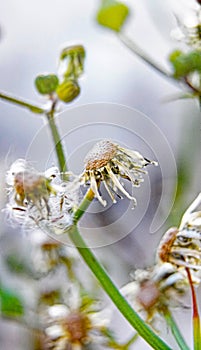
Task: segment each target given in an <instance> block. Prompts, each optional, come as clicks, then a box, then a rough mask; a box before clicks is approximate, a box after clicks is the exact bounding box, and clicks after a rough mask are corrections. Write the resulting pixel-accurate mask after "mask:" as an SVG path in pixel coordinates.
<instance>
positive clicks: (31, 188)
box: [14, 171, 46, 197]
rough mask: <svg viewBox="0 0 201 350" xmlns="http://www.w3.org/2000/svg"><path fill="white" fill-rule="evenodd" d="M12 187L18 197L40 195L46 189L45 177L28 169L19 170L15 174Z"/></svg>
mask: <svg viewBox="0 0 201 350" xmlns="http://www.w3.org/2000/svg"><path fill="white" fill-rule="evenodd" d="M14 187H15V191H16V193H17V194H18V195H19V196H20V197H25V196H29V195H32V196H33V197H35V196H36V197H37V196H40V194H41V195H42V194H44V192H45V191H46V182H45V178H44V177H43V176H41V175H39V174H34V173H32V172H29V171H21V172H19V173H17V174H16V175H15V178H14Z"/></svg>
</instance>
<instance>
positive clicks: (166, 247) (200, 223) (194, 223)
mask: <svg viewBox="0 0 201 350" xmlns="http://www.w3.org/2000/svg"><path fill="white" fill-rule="evenodd" d="M200 206H201V193H200V194H199V195H198V196H197V198H196V199H195V200H194V201H193V203H192V204H191V205H190V206H189V208H188V209H187V210H186V212H185V213H184V215H183V217H182V220H181V224H180V226H179V228H171V229H169V230H168V231H167V232H166V233H165V235H164V236H163V237H162V240H161V242H160V244H159V247H158V251H157V254H158V257H159V259H160V260H161V261H163V262H164V261H169V262H170V263H172V264H175V265H176V266H183V267H188V268H190V269H192V276H195V277H196V276H197V277H198V274H196V273H195V271H196V270H201V211H200V210H199V209H198V208H199V207H200ZM200 278H201V276H200Z"/></svg>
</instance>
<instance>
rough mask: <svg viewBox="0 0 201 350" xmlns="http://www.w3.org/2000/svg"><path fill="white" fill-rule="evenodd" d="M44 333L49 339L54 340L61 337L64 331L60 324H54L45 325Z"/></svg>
mask: <svg viewBox="0 0 201 350" xmlns="http://www.w3.org/2000/svg"><path fill="white" fill-rule="evenodd" d="M45 333H46V334H47V336H48V337H49V338H50V339H52V340H54V339H58V338H60V337H62V336H63V334H64V331H63V328H62V327H61V326H60V325H57V324H55V325H53V326H50V327H47V328H46V329H45Z"/></svg>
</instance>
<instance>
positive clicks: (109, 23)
mask: <svg viewBox="0 0 201 350" xmlns="http://www.w3.org/2000/svg"><path fill="white" fill-rule="evenodd" d="M128 15H129V9H128V7H127V6H126V5H125V4H123V3H121V2H119V1H115V0H102V3H101V7H100V9H99V10H98V13H97V17H96V19H97V21H98V23H99V24H101V25H102V26H104V27H108V28H110V29H112V30H114V31H116V32H119V31H120V30H121V27H122V26H123V24H124V22H125V20H126V19H127V17H128Z"/></svg>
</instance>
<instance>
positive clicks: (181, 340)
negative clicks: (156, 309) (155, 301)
mask: <svg viewBox="0 0 201 350" xmlns="http://www.w3.org/2000/svg"><path fill="white" fill-rule="evenodd" d="M164 317H165V319H166V322H167V324H168V326H169V327H170V329H171V331H172V334H173V336H174V338H175V340H176V342H177V344H178V345H179V347H180V349H181V350H189V347H188V345H187V344H186V342H185V340H184V338H183V336H182V334H181V332H180V330H179V328H178V326H177V324H176V322H175V320H174V318H173V316H172V314H171V312H170V311H169V309H167V308H166V310H165V311H164Z"/></svg>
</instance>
